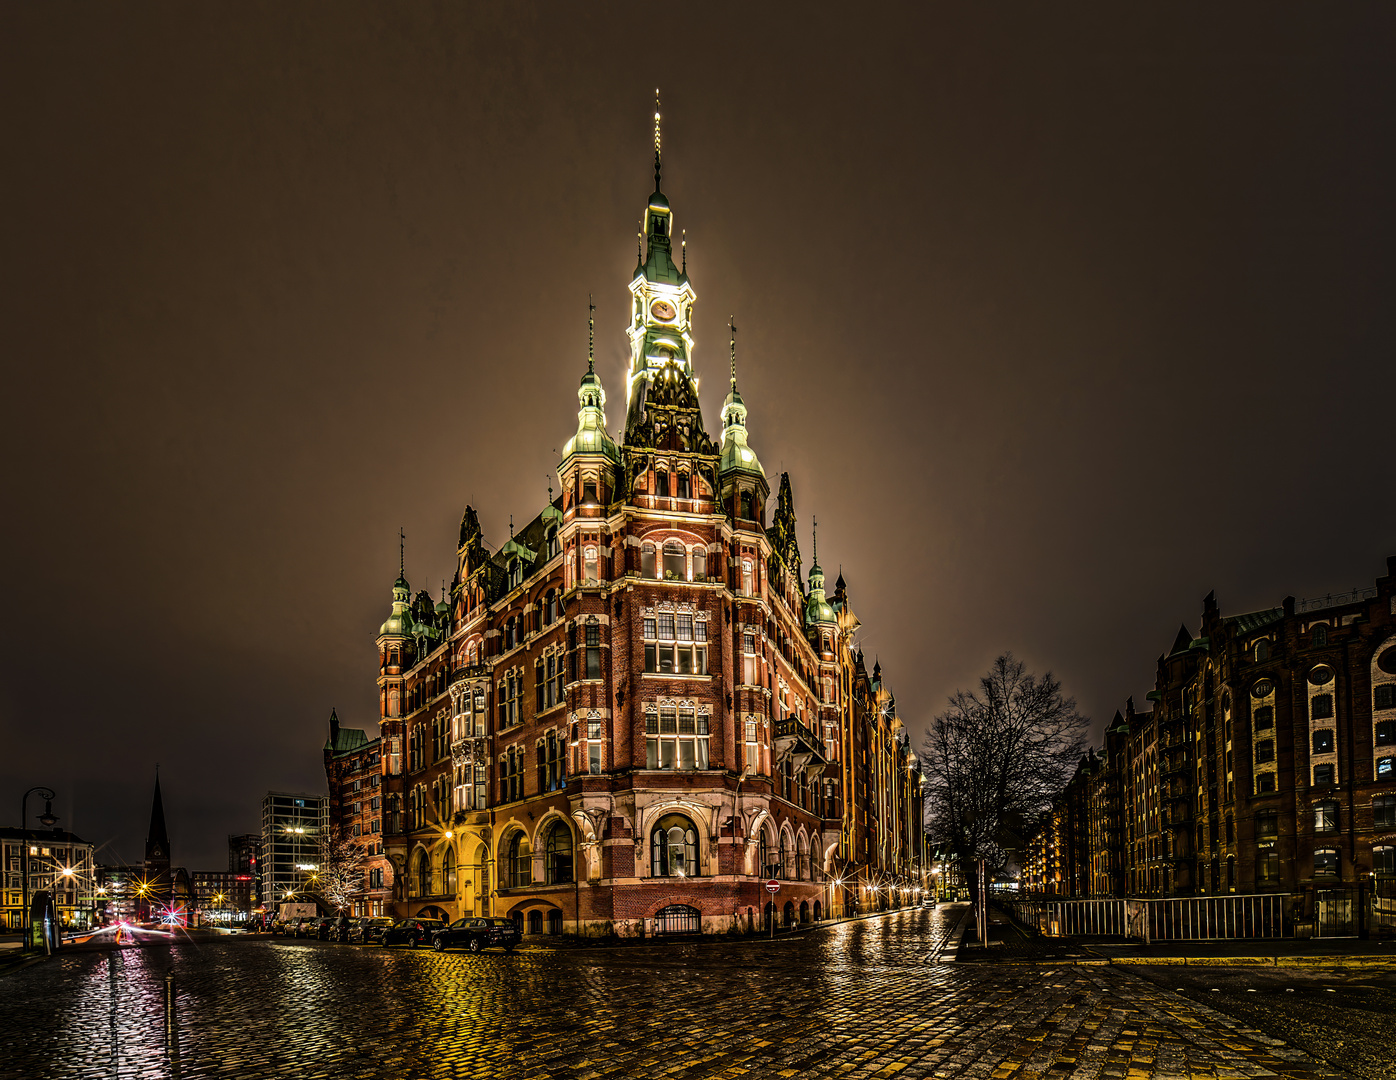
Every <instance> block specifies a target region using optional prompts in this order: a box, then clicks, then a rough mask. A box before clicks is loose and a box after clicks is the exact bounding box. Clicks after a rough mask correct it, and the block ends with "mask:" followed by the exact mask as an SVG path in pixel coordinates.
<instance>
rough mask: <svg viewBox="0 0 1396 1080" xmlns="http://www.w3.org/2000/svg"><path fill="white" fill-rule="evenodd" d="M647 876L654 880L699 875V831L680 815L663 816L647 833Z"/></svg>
mask: <svg viewBox="0 0 1396 1080" xmlns="http://www.w3.org/2000/svg"><path fill="white" fill-rule="evenodd" d="M650 873H651V874H652V875H653V876H654V877H696V876H697V875H698V832H697V830H696V829H694V827H693V822H691V821H689V820H688V818H686V817H683V816H682V815H679V814H666V815H665V816H664V817H662V818H660V819H659V823H658V824H657V825H655V827H654V832H652V833H651V834H650Z"/></svg>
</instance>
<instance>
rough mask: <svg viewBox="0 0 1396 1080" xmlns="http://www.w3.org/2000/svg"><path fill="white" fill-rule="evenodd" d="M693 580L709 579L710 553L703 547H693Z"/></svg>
mask: <svg viewBox="0 0 1396 1080" xmlns="http://www.w3.org/2000/svg"><path fill="white" fill-rule="evenodd" d="M693 580H694V581H707V580H708V553H707V552H706V551H705V550H704V549H703V548H694V549H693Z"/></svg>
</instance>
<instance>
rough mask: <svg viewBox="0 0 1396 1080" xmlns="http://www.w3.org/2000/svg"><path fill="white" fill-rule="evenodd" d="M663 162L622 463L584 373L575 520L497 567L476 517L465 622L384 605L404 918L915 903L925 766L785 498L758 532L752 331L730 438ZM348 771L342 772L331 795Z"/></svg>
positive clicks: (766, 489) (722, 916) (614, 928)
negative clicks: (709, 410)
mask: <svg viewBox="0 0 1396 1080" xmlns="http://www.w3.org/2000/svg"><path fill="white" fill-rule="evenodd" d="M655 139H656V154H655V191H654V193H653V194H652V195H651V196H650V198H649V201H648V204H647V206H646V209H645V217H644V224H643V234H642V239H643V241H644V246H643V249H642V252H641V256H640V259H639V262H638V264H637V266H636V268H635V272H634V274H633V275H632V278H631V281H630V285H629V289H630V293H631V296H632V304H631V321H630V324H629V326H628V328H627V337H628V339H629V343H630V355H631V364H630V371H629V375H628V380H627V386H626V419H625V430H624V436H623V439H622V440H621V441H620V442H619V443H617V442H616V441H614V440H613V439H612V438H611V436H610V435H609V433H608V430H607V425H606V416H605V404H606V393H605V390H604V389H603V387H602V384H601V380H600V377H599V376H598V375H597V374H596V372H595V369H594V364H593V362H592V360H591V359H590V358H589V359H588V363H587V370H586V373H585V374H584V375H583V376H582V380H581V384H580V388H579V390H578V399H579V405H580V408H579V412H578V425H577V431H576V433H575V434H574V435H573V436H572V438H571V439H570V440H569V441H568V442H567V444H566V446H565V448H564V451H563V455H562V461H561V464H560V466H559V470H558V478H559V481H560V486H561V494H560V496H559V497H557V498H556V499H553V500H552V501H551V502H550V503H549V504H548V505H547V506H545V507H544V509H543V510H542V512H541V513H540V514H539V515H538V516H537V517H536V518H534V519H533V520H532V521H530V522H528V523H527V524H526V525H524V526H523V527H522V528H521V529H519V530H518V531H517V532H514V531H513V530H512V529H511V535H510V538H509V540H508V542H507V543H505V544H504V545H503V546H502V547H501V548H500V549H499V550H497V551H490V550H488V549H487V548H486V546H485V543H484V539H483V536H482V533H481V529H480V524H479V521H478V519H477V517H476V513H475V511H474V510H473V509H472V508H470V507H467V508H466V510H465V514H464V517H463V519H462V521H461V528H460V535H459V541H458V547H457V571H456V575H455V579H454V581H453V582H452V585H451V590H450V597H449V600H447V599H445V598H443V599H442V600H441V601H439V602H436V603H433V601H432V599H431V597H430V596H429V595H428V594H427V593H425V592H419V593H417V594H416V596H415V597H413V596H412V593H411V590H410V587H409V586H408V583H407V581H406V578H405V575H404V574H403V573H401V572H400V573H399V577H398V580H397V581H396V582H395V584H394V587H393V603H392V610H391V613H390V615H389V617H388V619H387V621H385V622H384V624H383V626H382V628H381V630H380V633H379V637H378V647H379V662H380V669H379V678H378V684H379V688H380V715H381V723H380V740H381V741H380V742H379V744H378V748H377V749H378V751H379V752H380V753H381V775H382V778H383V779H382V800H383V801H382V810H381V828H382V832H381V837H382V845H383V850H384V853H385V856H386V859H385V866H386V873H385V887H386V888H387V889H388V890H389V891H390V893H391V896H392V900H391V903H390V904H389V905H388V907H389V908H390V909H391V911H392V913H395V914H398V915H407V914H427V915H437V916H440V917H443V918H456V917H459V916H461V915H464V914H470V913H474V914H489V915H508V916H512V917H514V918H516V919H518V920H519V921H521V922H522V923H523V924H524V928H525V930H526V931H528V932H535V933H537V932H553V933H556V932H562V931H564V930H565V931H568V932H581V933H608V932H615V933H618V934H622V935H631V934H640V933H656V932H657V933H673V932H696V931H700V930H701V931H702V932H708V933H717V932H730V931H733V930H738V931H743V932H750V931H753V930H755V929H757V928H759V927H761V926H762V925H763V923H764V920H765V919H766V918H771V917H774V918H775V919H777V920H779V921H781V922H782V923H796V922H802V921H812V920H818V919H821V918H826V917H828V916H829V915H830V914H831V913H841V912H843V911H845V910H851V909H854V908H859V909H864V908H868V907H886V906H889V905H896V904H902V903H906V902H909V901H911V900H912V899H913V898H914V897H915V896H917V895H919V890H920V889H922V888H924V884H925V882H924V880H923V859H924V854H923V853H924V849H925V845H924V842H923V839H922V826H921V822H922V804H921V775H920V769H919V765H918V763H917V761H916V758H915V755H914V753H913V752H912V751H911V749H910V746H909V741H908V739H907V734H906V731H905V728H904V727H903V726H902V724H901V722H900V720H898V719H897V716H896V710H895V703H894V702H893V701H891V698H890V695H889V694H888V693H886V691H885V690H884V689H883V687H882V681H881V672H880V670H878V669H875V670H874V673H873V675H872V676H869V675H868V674H867V672H866V670H865V669H864V666H863V659H862V655H861V653H859V652H858V651H857V648H856V645H855V644H854V640H853V635H854V631H855V630H856V627H857V620H856V618H854V617H853V615H852V612H851V610H850V609H849V607H848V602H847V590H846V587H845V586H844V583H843V580H842V577H840V579H839V582H838V584H837V586H836V589H835V593H834V596H833V597H832V598H829V597H828V596H827V594H826V590H825V583H824V575H823V572H822V570H821V569H820V567H819V565H818V561H817V557H816V558H815V559H814V560H812V565H811V566H810V568H809V571H808V575H807V578H802V575H801V553H800V548H799V544H798V543H797V541H796V536H795V511H794V499H793V495H792V493H791V489H790V483H789V478H788V476H785V475H782V477H781V482H780V486H779V490H778V492H777V494H776V499H775V506H774V509H773V510H772V509H771V508H770V507H769V506H768V501H769V499H770V495H771V491H770V486H769V484H768V481H767V478H766V475H765V472H764V470H763V469H762V467H761V463H760V461H759V460H758V459H757V456H756V454H755V452H754V451H753V450H752V449H751V447H750V446H749V445H748V442H747V428H746V422H747V408H746V405H745V403H744V402H743V400H742V397H741V394H740V393H739V392H738V390H737V378H736V345H735V329H734V330H733V334H732V337H733V341H732V342H731V344H730V379H731V384H730V392H729V394H728V395H727V399H726V402H725V403H724V405H723V408H722V412H721V422H722V432H721V435H720V436H719V438H718V439H716V440H714V439H713V438H712V437H710V436H709V435H708V433H707V431H706V428H705V426H704V421H703V416H702V410H701V408H700V405H699V401H698V395H697V389H696V384H695V380H694V370H693V367H692V359H691V357H692V351H693V345H694V342H693V338H692V333H691V328H692V316H693V304H694V300H695V292H694V289H693V286H692V284H691V283H690V281H689V278H688V275H687V272H686V267H685V263H684V260H683V259H682V258H681V259H680V260H679V261H678V262H676V261H675V260H674V258H673V254H674V246H673V243H672V239H671V238H672V236H673V224H672V212H671V209H670V206H669V203H668V200H667V199H666V198H665V196H664V195H663V194H662V191H661V189H660V184H659V179H660V159H659V152H658V145H659V143H658V139H659V132H658V121H657V118H656V131H655ZM768 511H769V513H768ZM768 520H769V521H770V525H769V526H767V524H766V522H767V521H768ZM816 555H817V553H816ZM343 734H344V733H343V732H342V731H341V732H340V735H341V736H342V735H343ZM348 749H349V747H348V746H347V744H346V745H345V746H344V747H343V748H341V747H340V746H339V744H338V742H335V743H334V745H333V747H327V748H326V765H327V770H329V769H330V768H331V767H332V765H331V759H332V758H337V756H338V755H339V754H340V753H341V752H343V751H346V750H348ZM331 791H332V793H333V792H334V791H335V783H334V780H333V778H332V783H331ZM768 878H775V879H777V880H778V881H779V882H780V890H779V893H778V894H777V896H776V898H775V901H774V903H771V897H770V896H769V895H768V893H767V891H766V889H765V887H764V883H765V882H766V880H767V879H768Z"/></svg>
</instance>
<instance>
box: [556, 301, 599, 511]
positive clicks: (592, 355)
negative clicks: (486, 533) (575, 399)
mask: <svg viewBox="0 0 1396 1080" xmlns="http://www.w3.org/2000/svg"><path fill="white" fill-rule="evenodd" d="M595 371H596V302H595V300H593V299H592V295H591V293H587V374H592V373H593V372H595ZM552 492H553V489H552V488H551V487H550V488H548V494H549V495H550V496H551V495H552ZM552 501H553V500H552V499H551V498H549V499H548V502H549V503H551V502H552Z"/></svg>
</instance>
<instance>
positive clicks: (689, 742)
mask: <svg viewBox="0 0 1396 1080" xmlns="http://www.w3.org/2000/svg"><path fill="white" fill-rule="evenodd" d="M645 736H646V738H645V758H646V761H645V764H646V767H647V768H651V769H706V768H707V767H708V713H707V706H706V705H705V706H703V709H702V711H699V710H697V709H695V707H694V704H693V702H691V701H684V702H679V703H677V704H675V703H674V702H670V701H666V702H663V703H661V704H660V705H659V707H658V708H657V709H656V708H655V706H654V705H653V704H646V706H645Z"/></svg>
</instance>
